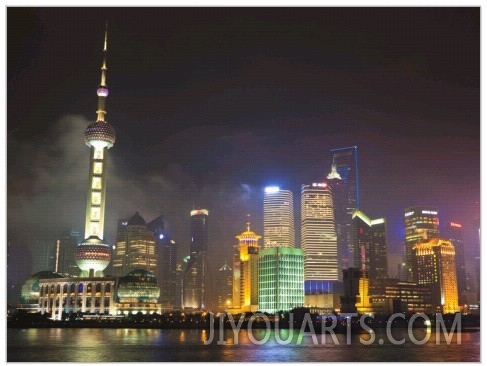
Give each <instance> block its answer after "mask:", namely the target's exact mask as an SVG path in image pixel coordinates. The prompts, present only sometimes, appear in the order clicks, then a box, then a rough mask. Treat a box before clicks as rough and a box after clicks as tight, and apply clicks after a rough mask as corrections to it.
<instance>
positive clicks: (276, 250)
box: [259, 247, 304, 314]
mask: <svg viewBox="0 0 487 366" xmlns="http://www.w3.org/2000/svg"><path fill="white" fill-rule="evenodd" d="M303 304H304V259H303V251H302V249H298V248H285V247H271V248H266V249H263V250H261V251H260V253H259V311H261V312H267V313H271V314H274V313H276V312H278V311H281V310H282V311H288V310H291V309H293V308H296V307H302V306H303Z"/></svg>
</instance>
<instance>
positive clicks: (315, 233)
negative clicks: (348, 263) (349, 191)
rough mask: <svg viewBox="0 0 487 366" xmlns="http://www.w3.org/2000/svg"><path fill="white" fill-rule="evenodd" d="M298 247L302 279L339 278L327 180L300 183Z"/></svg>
mask: <svg viewBox="0 0 487 366" xmlns="http://www.w3.org/2000/svg"><path fill="white" fill-rule="evenodd" d="M301 248H302V249H303V252H304V280H305V282H307V281H328V280H338V263H337V235H336V231H335V219H334V213H333V196H332V191H331V188H330V187H329V186H328V184H327V183H312V184H303V185H302V186H301Z"/></svg>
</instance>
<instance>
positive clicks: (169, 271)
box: [147, 215, 178, 307]
mask: <svg viewBox="0 0 487 366" xmlns="http://www.w3.org/2000/svg"><path fill="white" fill-rule="evenodd" d="M147 228H148V229H149V230H150V231H151V232H152V233H153V234H154V238H155V241H156V253H157V272H156V274H157V279H158V281H157V282H158V283H159V287H160V289H161V296H160V298H159V302H160V303H161V304H162V305H164V306H166V307H175V306H176V303H177V302H178V301H177V297H178V294H177V289H176V280H177V273H176V269H177V263H176V260H177V246H176V242H175V241H174V240H173V239H172V238H171V237H170V235H169V234H168V233H167V231H166V229H165V227H164V216H162V215H161V216H159V217H156V218H155V219H154V220H152V221H151V222H149V223H148V224H147Z"/></svg>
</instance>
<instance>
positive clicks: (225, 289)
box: [217, 261, 233, 311]
mask: <svg viewBox="0 0 487 366" xmlns="http://www.w3.org/2000/svg"><path fill="white" fill-rule="evenodd" d="M217 287H218V289H217V296H218V311H225V310H226V309H228V308H229V307H230V306H232V300H233V299H232V298H233V293H232V289H233V270H232V268H231V267H230V266H229V265H228V264H227V262H226V261H225V264H224V265H223V266H222V267H221V268H220V269H219V270H218V274H217Z"/></svg>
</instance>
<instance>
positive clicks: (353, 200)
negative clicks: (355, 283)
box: [328, 146, 360, 267]
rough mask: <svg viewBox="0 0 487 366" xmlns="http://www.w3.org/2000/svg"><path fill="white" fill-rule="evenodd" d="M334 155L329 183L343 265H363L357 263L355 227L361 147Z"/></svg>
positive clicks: (351, 148)
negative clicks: (359, 150)
mask: <svg viewBox="0 0 487 366" xmlns="http://www.w3.org/2000/svg"><path fill="white" fill-rule="evenodd" d="M330 152H331V173H330V174H329V175H328V180H329V184H330V186H331V187H332V191H333V202H334V207H335V222H336V231H337V237H338V239H337V242H338V252H339V262H341V266H342V267H344V266H348V267H354V266H355V267H357V266H358V265H359V264H357V263H354V258H355V257H356V255H355V253H354V248H355V246H354V243H355V242H356V237H355V231H354V230H353V228H352V213H353V210H355V209H356V208H359V207H360V200H359V184H358V151H357V146H350V147H343V148H337V149H332V150H330Z"/></svg>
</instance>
